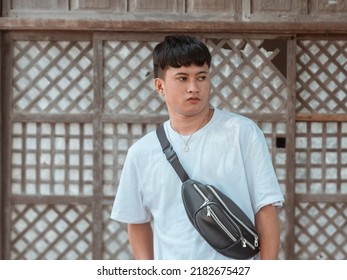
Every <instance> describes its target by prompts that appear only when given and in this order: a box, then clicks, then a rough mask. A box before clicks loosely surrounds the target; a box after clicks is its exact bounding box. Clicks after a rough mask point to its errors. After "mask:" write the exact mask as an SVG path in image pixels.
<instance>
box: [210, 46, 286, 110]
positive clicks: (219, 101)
mask: <svg viewBox="0 0 347 280" xmlns="http://www.w3.org/2000/svg"><path fill="white" fill-rule="evenodd" d="M261 43H262V41H261V40H245V39H229V40H227V39H224V40H215V39H214V40H212V39H211V40H207V44H208V46H209V48H210V49H211V54H212V57H213V60H212V66H211V68H212V77H213V78H212V90H213V96H212V99H211V103H212V105H213V106H215V107H219V108H224V109H227V110H230V111H234V112H240V113H252V112H253V113H254V112H257V113H283V112H287V108H286V106H287V99H288V88H287V83H286V78H285V77H284V76H283V75H282V74H281V73H280V72H279V71H278V69H277V68H276V67H275V65H274V64H273V63H272V62H271V60H272V59H273V58H274V57H275V56H276V55H278V53H276V52H274V51H267V50H265V49H264V48H261V47H259V46H260V44H261Z"/></svg>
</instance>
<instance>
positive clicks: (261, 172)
mask: <svg viewBox="0 0 347 280" xmlns="http://www.w3.org/2000/svg"><path fill="white" fill-rule="evenodd" d="M164 127H165V131H166V134H167V136H168V139H169V141H170V142H171V144H172V146H173V147H174V150H175V151H176V153H177V155H178V158H179V160H180V162H181V164H182V166H183V167H184V169H185V170H186V172H187V173H188V175H189V176H190V178H192V179H194V180H197V181H199V182H201V183H205V184H210V185H213V186H215V187H217V188H219V189H220V190H221V191H222V192H224V193H225V194H226V195H228V196H229V197H231V198H232V199H233V200H234V201H235V203H236V204H238V206H239V207H240V208H241V209H242V210H243V211H244V212H245V213H246V214H247V215H248V216H249V218H250V219H251V220H252V221H253V222H254V215H255V213H257V211H259V209H260V208H262V207H263V206H265V205H268V204H272V203H278V202H280V203H281V202H282V201H283V195H282V193H281V190H280V187H279V185H278V181H277V178H276V175H275V172H274V169H273V166H272V162H271V158H270V156H269V150H268V147H267V145H266V142H265V138H264V135H263V133H262V131H261V130H260V129H259V128H258V126H257V125H256V124H255V123H254V122H253V121H251V120H250V119H248V118H245V117H243V116H240V115H237V114H234V113H230V112H226V111H221V110H218V109H215V110H214V114H213V117H212V119H211V120H210V121H209V123H208V124H206V125H205V126H204V127H203V128H201V129H200V130H198V131H197V132H195V133H194V134H193V135H192V137H191V138H190V140H189V142H188V146H189V151H188V152H185V151H184V150H183V146H184V142H183V140H182V139H181V137H180V135H179V134H177V133H176V132H175V131H174V130H173V129H172V128H171V125H170V123H169V121H166V122H165V123H164ZM188 138H189V137H186V139H188ZM181 185H182V183H181V181H180V179H179V177H178V176H177V174H176V173H175V171H174V169H173V167H172V166H171V165H170V163H169V162H168V161H167V159H166V157H165V155H164V154H163V152H162V148H161V146H160V143H159V140H158V138H157V135H156V133H155V131H152V132H150V133H148V134H147V135H145V136H144V137H143V138H141V139H140V140H139V141H137V142H136V143H135V144H134V145H133V146H132V147H131V148H130V149H129V151H128V155H127V158H126V161H125V163H124V168H123V171H122V176H121V179H120V184H119V187H118V191H117V195H116V198H115V201H114V205H113V209H112V213H111V218H112V219H114V220H117V221H120V222H124V223H130V224H132V223H133V224H139V223H146V222H149V221H152V226H153V235H154V258H155V259H176V260H179V259H195V260H197V259H228V258H227V257H225V256H223V255H221V254H219V253H218V252H217V251H215V250H214V249H213V248H212V247H210V245H208V244H207V243H206V242H205V241H204V240H203V238H202V237H201V236H200V235H199V233H198V232H197V231H196V230H195V228H194V227H193V226H192V225H191V224H190V222H189V220H188V217H187V215H186V212H185V210H184V206H183V202H182V198H181Z"/></svg>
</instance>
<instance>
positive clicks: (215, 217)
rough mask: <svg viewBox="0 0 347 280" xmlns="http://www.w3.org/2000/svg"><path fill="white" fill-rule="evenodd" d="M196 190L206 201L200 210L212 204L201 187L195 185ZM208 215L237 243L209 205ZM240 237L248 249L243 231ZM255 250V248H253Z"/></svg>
mask: <svg viewBox="0 0 347 280" xmlns="http://www.w3.org/2000/svg"><path fill="white" fill-rule="evenodd" d="M193 186H194V188H195V190H196V191H197V192H198V193H199V194H200V196H201V197H202V198H203V199H204V200H205V201H204V203H203V204H202V205H201V206H200V208H202V207H204V206H205V205H206V204H208V203H209V202H210V200H209V199H208V197H207V196H206V195H205V194H204V193H203V192H202V191H201V190H200V189H199V187H198V186H197V185H196V184H193ZM206 208H207V213H206V215H207V216H208V217H211V216H212V219H213V220H214V221H215V222H216V223H217V224H218V225H219V226H220V228H221V229H222V230H223V231H224V232H225V233H226V234H227V235H228V236H229V237H230V239H231V240H232V241H234V242H236V241H237V239H236V237H235V236H234V235H233V234H232V233H231V232H230V231H229V230H228V229H227V228H226V227H225V225H224V224H223V223H222V222H221V220H219V218H218V217H217V215H216V214H215V213H214V211H213V210H212V208H211V207H210V206H209V205H207V206H206ZM239 232H240V235H241V240H242V246H243V247H246V243H247V240H246V239H245V238H244V237H243V236H242V233H241V231H240V230H239ZM249 245H250V246H251V247H253V246H252V245H251V244H249ZM253 249H254V248H253Z"/></svg>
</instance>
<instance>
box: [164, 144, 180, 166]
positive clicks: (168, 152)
mask: <svg viewBox="0 0 347 280" xmlns="http://www.w3.org/2000/svg"><path fill="white" fill-rule="evenodd" d="M163 152H164V154H165V156H166V159H167V160H168V161H170V162H171V161H173V160H174V159H175V158H177V154H176V152H175V151H174V149H173V147H172V145H169V146H168V147H167V148H165V149H164V150H163Z"/></svg>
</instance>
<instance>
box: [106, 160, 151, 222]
mask: <svg viewBox="0 0 347 280" xmlns="http://www.w3.org/2000/svg"><path fill="white" fill-rule="evenodd" d="M111 219H113V220H116V221H119V222H122V223H128V224H131V223H133V224H141V223H146V222H149V221H150V220H151V214H150V212H149V210H148V208H146V207H145V206H144V204H143V192H142V189H141V178H140V175H139V172H138V168H137V166H136V164H134V161H133V160H132V158H131V153H128V156H127V158H126V160H125V163H124V167H123V170H122V174H121V178H120V182H119V185H118V190H117V193H116V196H115V200H114V203H113V207H112V211H111Z"/></svg>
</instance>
